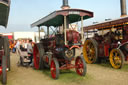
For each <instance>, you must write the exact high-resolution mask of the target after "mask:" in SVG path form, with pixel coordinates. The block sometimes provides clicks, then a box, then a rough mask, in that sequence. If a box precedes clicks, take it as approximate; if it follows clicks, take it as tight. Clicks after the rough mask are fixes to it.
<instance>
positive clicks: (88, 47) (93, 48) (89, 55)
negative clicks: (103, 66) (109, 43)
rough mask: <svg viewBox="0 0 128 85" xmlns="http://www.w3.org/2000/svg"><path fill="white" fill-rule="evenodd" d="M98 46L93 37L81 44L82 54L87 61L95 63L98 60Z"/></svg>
mask: <svg viewBox="0 0 128 85" xmlns="http://www.w3.org/2000/svg"><path fill="white" fill-rule="evenodd" d="M97 48H98V46H97V42H96V41H95V40H94V39H88V40H86V41H85V43H84V46H83V55H84V59H85V61H86V62H87V63H89V64H92V63H96V62H97V60H98V49H97Z"/></svg>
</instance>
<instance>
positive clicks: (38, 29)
mask: <svg viewBox="0 0 128 85" xmlns="http://www.w3.org/2000/svg"><path fill="white" fill-rule="evenodd" d="M38 32H39V42H40V26H39V27H38Z"/></svg>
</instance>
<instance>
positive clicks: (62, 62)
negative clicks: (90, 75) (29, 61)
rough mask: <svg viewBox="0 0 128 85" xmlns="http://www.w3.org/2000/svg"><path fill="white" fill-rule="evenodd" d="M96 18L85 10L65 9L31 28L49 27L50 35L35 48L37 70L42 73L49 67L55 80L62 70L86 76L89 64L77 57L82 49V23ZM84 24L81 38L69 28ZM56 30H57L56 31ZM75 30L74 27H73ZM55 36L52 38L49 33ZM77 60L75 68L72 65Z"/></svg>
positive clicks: (81, 57)
mask: <svg viewBox="0 0 128 85" xmlns="http://www.w3.org/2000/svg"><path fill="white" fill-rule="evenodd" d="M91 17H93V13H92V12H90V11H86V10H82V9H65V10H58V11H54V12H52V13H51V14H49V15H48V16H46V17H44V18H42V19H40V20H39V21H37V22H35V23H33V24H32V25H31V27H35V26H37V27H39V29H40V27H41V26H46V27H47V28H46V29H47V35H46V36H45V38H44V39H41V40H40V43H36V44H35V45H34V50H33V51H34V52H33V55H34V67H35V68H36V69H42V68H44V67H50V70H51V76H52V78H53V79H57V78H58V77H59V73H60V70H64V69H72V68H75V69H76V72H77V73H78V74H79V75H81V76H84V75H85V74H86V63H85V61H84V59H83V56H82V55H79V56H77V57H75V53H76V52H75V49H77V48H81V47H82V42H83V20H84V19H88V18H91ZM78 21H81V26H82V27H81V34H80V33H79V32H77V31H76V30H73V28H72V29H69V24H70V25H71V23H74V22H78ZM53 27H54V28H53ZM71 27H72V26H71ZM49 28H50V29H51V30H53V34H52V35H50V29H49ZM73 60H75V64H74V63H73V62H72V61H73Z"/></svg>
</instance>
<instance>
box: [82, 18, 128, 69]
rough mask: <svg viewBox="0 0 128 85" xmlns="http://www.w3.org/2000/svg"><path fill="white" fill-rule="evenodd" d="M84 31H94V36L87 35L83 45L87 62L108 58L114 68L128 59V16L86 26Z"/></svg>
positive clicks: (119, 66)
mask: <svg viewBox="0 0 128 85" xmlns="http://www.w3.org/2000/svg"><path fill="white" fill-rule="evenodd" d="M96 31H97V32H96ZM84 32H85V33H87V34H88V33H90V32H91V33H94V36H93V37H92V38H89V37H88V36H87V39H86V41H85V43H84V46H83V54H84V58H85V60H86V62H87V63H90V64H92V63H96V62H98V61H100V60H101V59H105V58H106V59H109V61H110V64H111V65H112V67H113V68H116V69H119V68H121V67H122V66H123V64H124V63H125V62H126V61H128V17H123V18H120V19H116V20H111V21H107V22H103V23H99V24H95V25H92V26H87V27H84ZM100 32H101V33H100Z"/></svg>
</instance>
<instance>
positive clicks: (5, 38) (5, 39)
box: [4, 37, 11, 71]
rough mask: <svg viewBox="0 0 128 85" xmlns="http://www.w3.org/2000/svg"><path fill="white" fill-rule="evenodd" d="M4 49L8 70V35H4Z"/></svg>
mask: <svg viewBox="0 0 128 85" xmlns="http://www.w3.org/2000/svg"><path fill="white" fill-rule="evenodd" d="M4 51H5V56H7V68H8V70H9V71H10V69H11V66H10V50H9V40H8V37H4Z"/></svg>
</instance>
